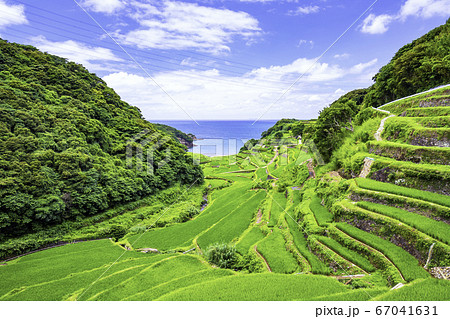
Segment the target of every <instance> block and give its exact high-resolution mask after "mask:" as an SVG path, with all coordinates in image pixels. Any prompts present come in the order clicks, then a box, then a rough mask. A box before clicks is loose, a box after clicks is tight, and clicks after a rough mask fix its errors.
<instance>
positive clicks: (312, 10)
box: [289, 6, 320, 15]
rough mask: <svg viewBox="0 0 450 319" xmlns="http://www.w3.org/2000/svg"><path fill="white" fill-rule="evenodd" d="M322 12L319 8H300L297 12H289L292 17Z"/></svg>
mask: <svg viewBox="0 0 450 319" xmlns="http://www.w3.org/2000/svg"><path fill="white" fill-rule="evenodd" d="M319 11H320V7H319V6H306V7H298V8H297V9H296V10H292V11H289V14H290V15H301V14H312V13H317V12H319Z"/></svg>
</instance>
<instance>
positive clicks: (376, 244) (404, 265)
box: [336, 224, 429, 281]
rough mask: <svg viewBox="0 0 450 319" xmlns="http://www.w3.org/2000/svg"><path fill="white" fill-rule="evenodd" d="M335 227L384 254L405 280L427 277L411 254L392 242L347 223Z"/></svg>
mask: <svg viewBox="0 0 450 319" xmlns="http://www.w3.org/2000/svg"><path fill="white" fill-rule="evenodd" d="M336 227H337V228H339V229H340V230H342V231H343V232H345V233H346V234H348V235H350V236H352V237H354V238H356V239H358V240H360V241H362V242H363V243H365V244H366V245H369V246H371V247H373V248H375V249H376V250H378V251H380V252H382V253H383V254H384V255H386V256H387V257H388V258H389V259H390V260H391V261H392V262H393V263H394V264H395V265H396V266H397V268H398V269H399V270H400V272H401V273H402V275H403V277H404V278H405V280H407V281H412V280H414V279H419V278H427V277H429V274H428V273H427V272H426V271H425V270H424V269H423V268H422V267H420V266H419V265H418V262H417V260H416V259H415V258H414V257H413V256H411V255H410V254H408V253H407V252H406V251H405V250H403V249H402V248H400V247H398V246H396V245H394V244H393V243H390V242H388V241H386V240H384V239H382V238H380V237H377V236H375V235H372V234H370V233H367V232H365V231H363V230H360V229H358V228H356V227H353V226H351V225H348V224H337V225H336Z"/></svg>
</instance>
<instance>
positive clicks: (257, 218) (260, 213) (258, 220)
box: [256, 209, 262, 224]
mask: <svg viewBox="0 0 450 319" xmlns="http://www.w3.org/2000/svg"><path fill="white" fill-rule="evenodd" d="M261 219H262V211H261V209H260V210H259V211H258V215H256V224H259V223H261Z"/></svg>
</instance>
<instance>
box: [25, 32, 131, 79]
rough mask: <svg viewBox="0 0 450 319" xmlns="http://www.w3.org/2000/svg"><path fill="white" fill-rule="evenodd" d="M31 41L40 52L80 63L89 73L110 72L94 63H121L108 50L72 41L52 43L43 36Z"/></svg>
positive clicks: (108, 68) (109, 68)
mask: <svg viewBox="0 0 450 319" xmlns="http://www.w3.org/2000/svg"><path fill="white" fill-rule="evenodd" d="M31 41H32V43H33V45H35V46H36V47H37V48H39V49H40V50H41V51H44V52H48V53H50V54H54V55H58V56H60V57H64V58H67V59H68V60H70V61H73V62H76V63H80V64H82V65H83V66H84V67H86V68H87V69H89V71H102V70H103V71H111V67H110V66H108V67H106V66H103V65H102V64H98V63H95V62H123V60H122V59H121V58H119V57H117V56H116V55H114V53H112V51H111V50H109V49H105V48H101V47H94V46H88V45H86V44H83V43H79V42H76V41H72V40H68V41H63V42H53V41H50V40H47V39H46V38H45V37H44V36H37V37H34V38H32V39H31Z"/></svg>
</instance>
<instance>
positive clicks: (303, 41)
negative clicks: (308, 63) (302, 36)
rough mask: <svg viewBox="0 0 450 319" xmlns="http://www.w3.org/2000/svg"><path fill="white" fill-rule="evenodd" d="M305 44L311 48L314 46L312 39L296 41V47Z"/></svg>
mask: <svg viewBox="0 0 450 319" xmlns="http://www.w3.org/2000/svg"><path fill="white" fill-rule="evenodd" d="M305 44H309V45H310V46H311V48H313V47H314V41H312V40H309V41H308V40H300V41H298V44H297V47H301V46H302V45H305Z"/></svg>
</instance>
